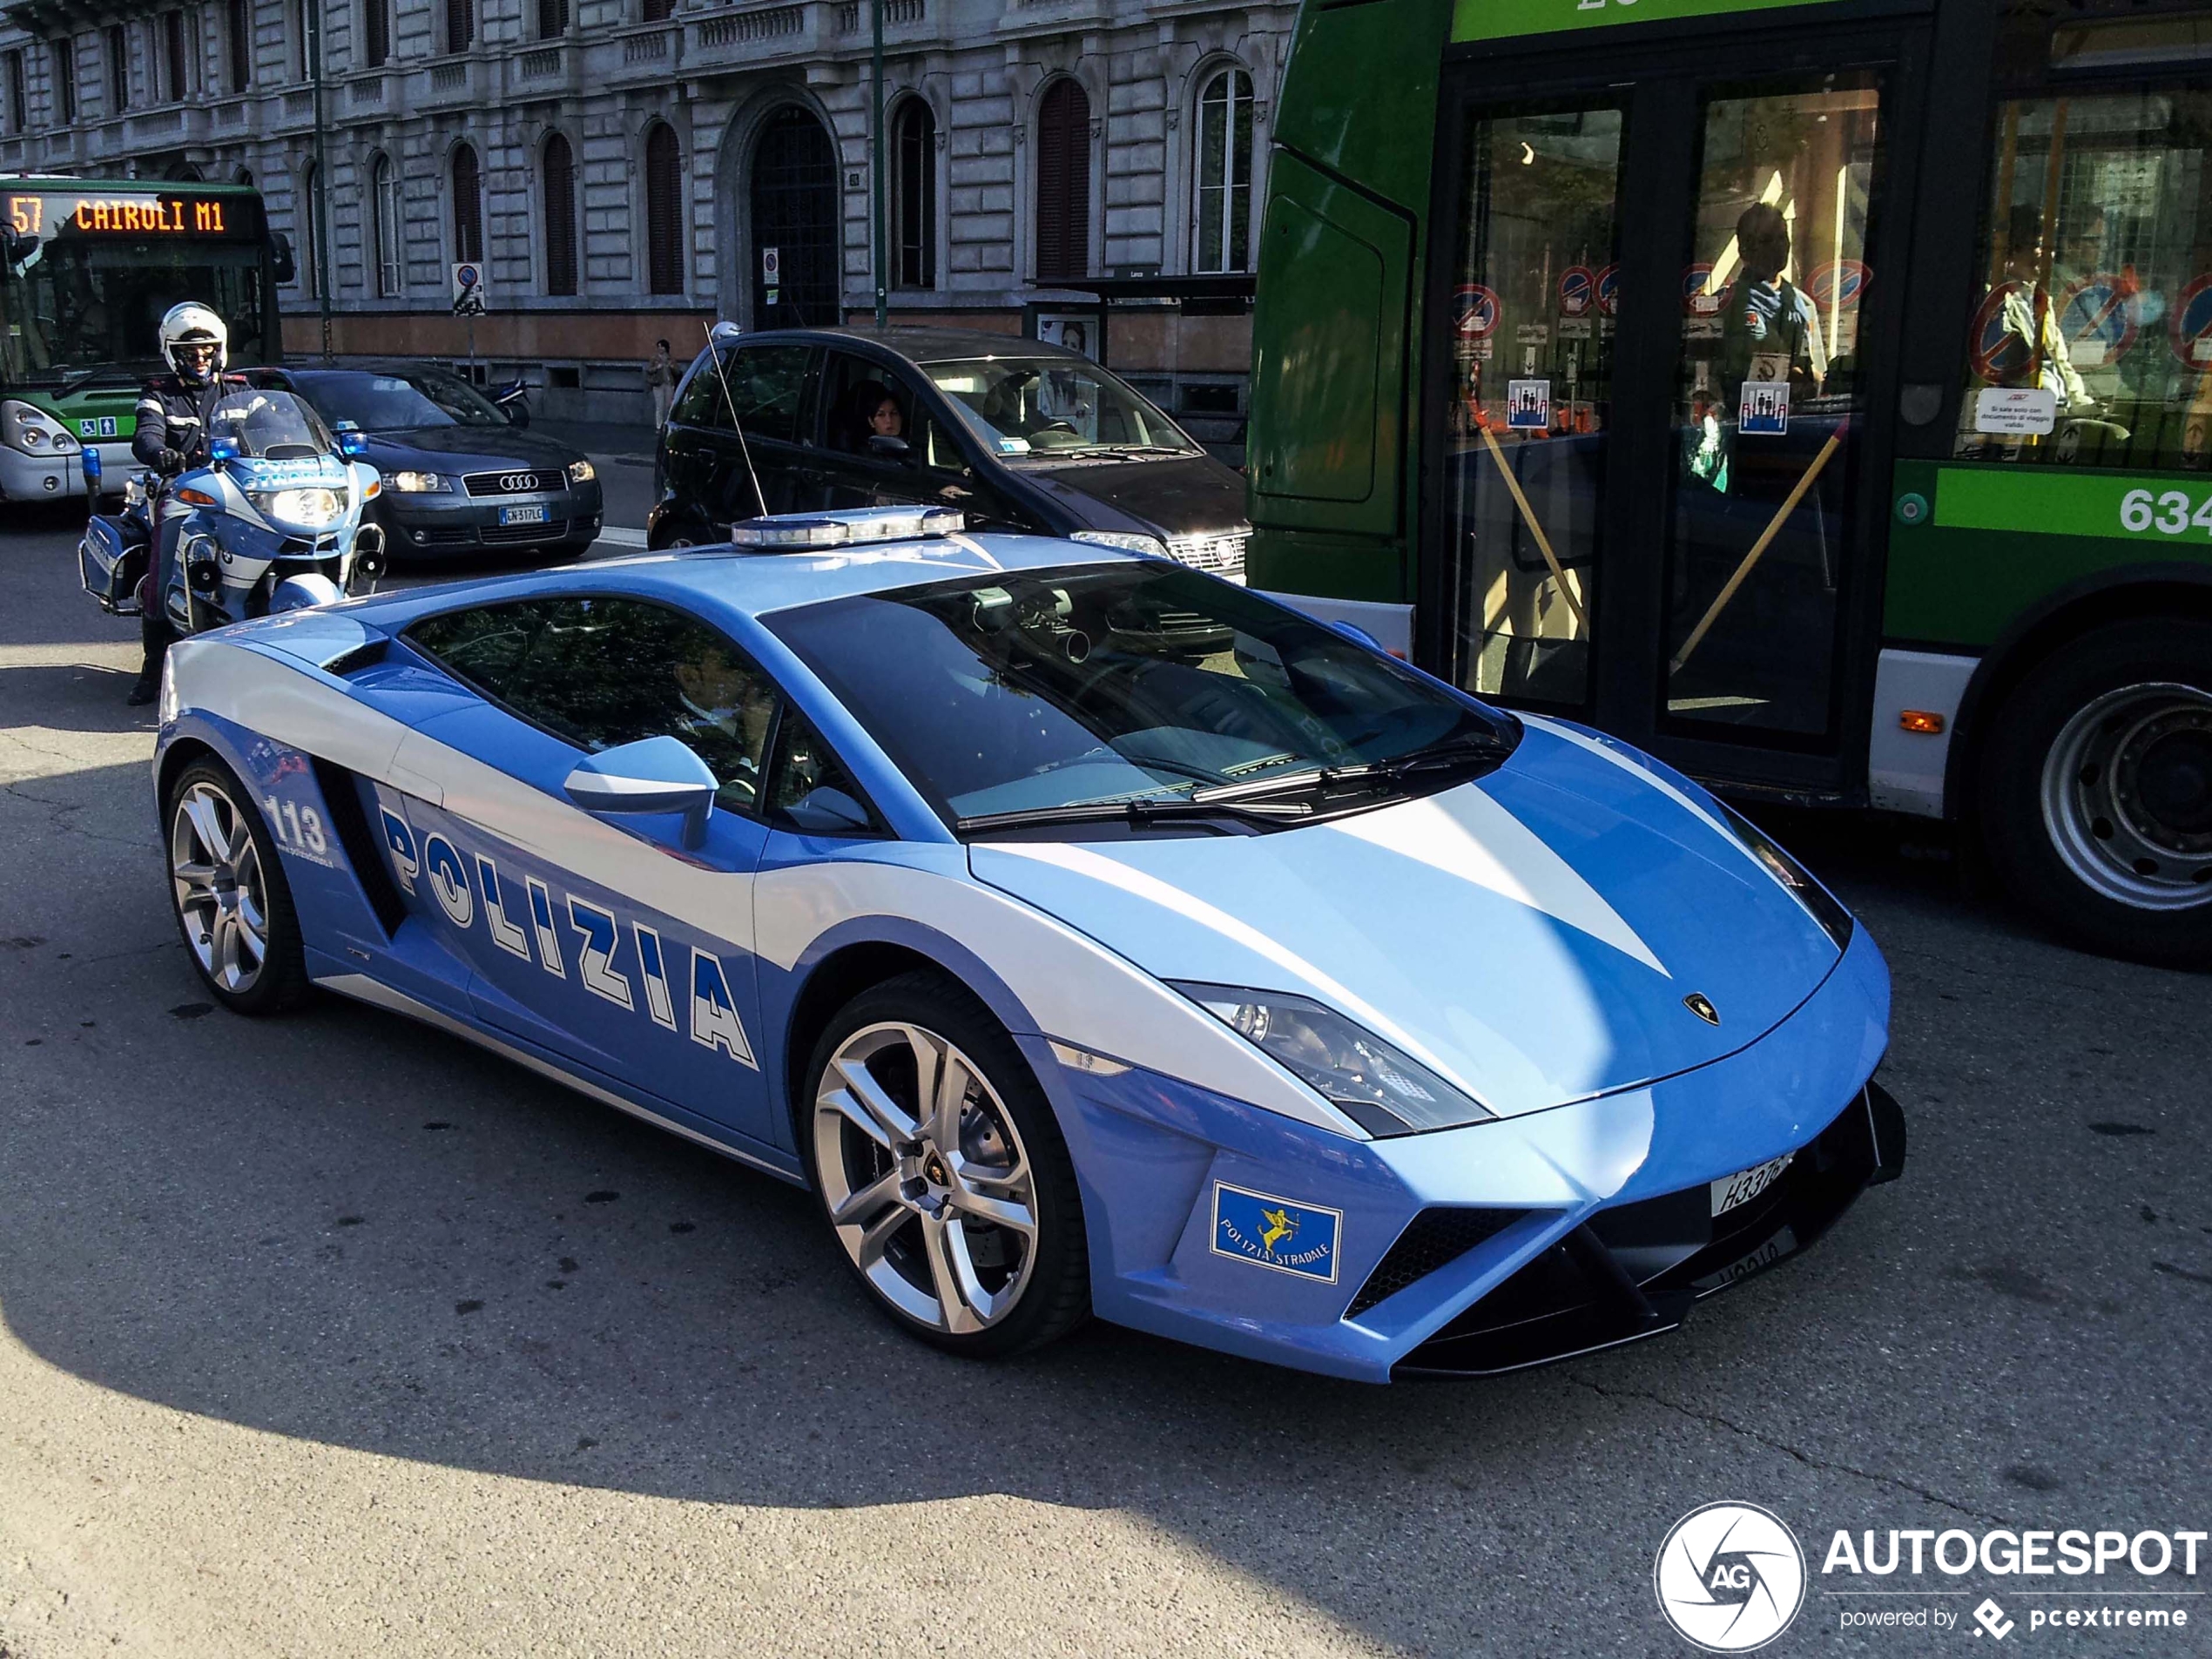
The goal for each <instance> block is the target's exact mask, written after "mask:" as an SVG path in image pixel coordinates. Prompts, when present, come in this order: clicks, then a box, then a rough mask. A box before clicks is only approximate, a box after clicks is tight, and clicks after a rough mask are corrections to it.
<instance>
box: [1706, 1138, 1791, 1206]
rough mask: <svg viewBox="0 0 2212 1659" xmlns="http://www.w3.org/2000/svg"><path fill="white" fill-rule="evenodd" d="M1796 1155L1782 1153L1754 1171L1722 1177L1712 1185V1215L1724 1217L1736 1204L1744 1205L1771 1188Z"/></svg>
mask: <svg viewBox="0 0 2212 1659" xmlns="http://www.w3.org/2000/svg"><path fill="white" fill-rule="evenodd" d="M1794 1157H1797V1154H1796V1153H1795V1152H1784V1154H1783V1155H1782V1156H1781V1157H1778V1158H1770V1159H1769V1160H1768V1161H1767V1162H1766V1163H1762V1164H1759V1165H1758V1166H1757V1167H1756V1168H1754V1169H1749V1170H1743V1172H1742V1173H1741V1174H1738V1175H1724V1176H1723V1177H1721V1178H1720V1179H1719V1180H1717V1181H1716V1182H1714V1183H1713V1213H1714V1215H1716V1216H1724V1215H1726V1214H1727V1213H1728V1212H1729V1211H1731V1210H1733V1209H1735V1208H1736V1207H1737V1205H1738V1204H1749V1203H1750V1202H1751V1200H1752V1199H1754V1198H1756V1197H1758V1196H1759V1194H1761V1193H1762V1192H1764V1191H1765V1190H1767V1189H1768V1188H1769V1187H1770V1186H1772V1185H1773V1184H1774V1183H1775V1179H1776V1177H1778V1176H1779V1175H1780V1174H1781V1173H1782V1172H1783V1170H1786V1169H1788V1168H1789V1167H1790V1160H1791V1158H1794Z"/></svg>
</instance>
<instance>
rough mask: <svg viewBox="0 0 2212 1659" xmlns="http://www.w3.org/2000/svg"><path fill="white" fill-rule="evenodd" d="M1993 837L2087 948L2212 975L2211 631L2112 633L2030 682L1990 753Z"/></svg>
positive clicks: (2191, 624) (2017, 893) (2003, 867)
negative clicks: (2211, 969)
mask: <svg viewBox="0 0 2212 1659" xmlns="http://www.w3.org/2000/svg"><path fill="white" fill-rule="evenodd" d="M1979 806H1980V813H1981V826H1982V839H1983V842H1984V845H1985V846H1986V849H1987V851H1988V854H1989V860H1990V864H1991V866H1992V867H1993V869H1994V870H1995V871H1996V873H1997V874H1998V876H1999V878H2000V880H2002V881H2003V882H2004V884H2005V886H2006V888H2007V889H2009V890H2010V892H2011V893H2012V894H2013V896H2014V897H2015V898H2016V899H2018V900H2020V902H2021V903H2022V904H2023V905H2025V906H2026V907H2027V909H2029V910H2030V911H2032V912H2033V913H2034V914H2035V915H2037V916H2038V917H2039V918H2040V919H2041V921H2043V922H2044V923H2046V924H2047V926H2048V927H2051V928H2052V929H2053V930H2054V932H2056V933H2058V934H2060V935H2061V936H2062V937H2064V938H2066V939H2067V940H2068V941H2071V942H2072V943H2074V944H2076V945H2079V946H2080V947H2081V948H2084V949H2087V950H2093V951H2097V952H2100V953H2101V954H2106V955H2112V956H2122V957H2127V958H2130V959H2132V960H2134V961H2142V962H2152V963H2157V964H2161V965H2164V966H2169V967H2197V966H2203V965H2206V964H2208V963H2212V622H2199V621H2192V620H2183V619H2169V618H2149V617H2146V618H2141V619H2138V620H2135V621H2131V622H2123V623H2115V624H2110V625H2108V626H2106V627H2102V628H2099V629H2097V630H2095V631H2093V632H2090V633H2087V634H2085V635H2083V636H2082V637H2080V638H2079V639H2076V640H2073V641H2071V642H2069V643H2068V644H2065V645H2062V646H2060V648H2059V649H2058V650H2057V651H2054V652H2052V654H2051V655H2050V656H2049V657H2047V658H2045V659H2044V660H2043V661H2042V662H2040V663H2039V664H2036V665H2035V666H2034V667H2033V668H2032V669H2031V670H2029V671H2028V672H2027V677H2026V678H2023V679H2022V680H2021V681H2020V684H2019V685H2018V686H2016V687H2015V688H2014V689H2013V692H2012V694H2011V695H2010V696H2009V697H2007V698H2006V699H2005V701H2004V703H2003V704H2002V705H2001V706H2000V708H1999V709H1998V711H1997V712H1996V716H1995V718H1994V722H1993V725H1992V726H1991V728H1990V732H1989V737H1988V739H1987V741H1986V744H1985V745H1984V747H1983V750H1982V755H1981V764H1980V774H1979Z"/></svg>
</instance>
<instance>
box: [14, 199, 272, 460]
mask: <svg viewBox="0 0 2212 1659" xmlns="http://www.w3.org/2000/svg"><path fill="white" fill-rule="evenodd" d="M291 267H292V257H291V250H290V248H289V247H288V246H287V244H286V242H285V239H284V238H283V237H282V236H280V235H273V234H271V233H270V231H269V229H268V226H267V221H266V219H265V218H264V216H263V214H262V212H261V199H260V195H259V194H258V193H257V192H255V191H254V190H253V187H252V186H251V185H206V184H174V183H164V182H152V181H146V180H131V179H57V178H30V177H24V178H7V179H0V329H4V332H0V501H4V502H24V501H46V500H54V499H57V498H59V497H61V496H82V495H83V494H84V471H83V463H82V459H81V451H82V449H83V448H84V445H87V444H91V445H93V446H95V447H97V448H98V449H99V450H100V459H101V461H102V462H104V463H105V465H106V467H107V469H108V475H109V476H110V477H111V478H113V479H115V480H116V481H118V482H120V481H121V480H122V478H123V477H124V475H125V473H124V469H125V467H127V466H128V465H129V464H130V454H131V436H132V432H133V431H134V430H135V429H136V427H137V422H136V421H135V419H134V418H133V416H132V410H133V409H134V408H136V407H137V404H138V388H139V387H140V386H141V385H142V384H144V382H145V381H146V379H147V378H148V377H149V376H151V375H153V374H159V373H161V372H163V365H162V364H161V363H160V361H159V360H158V348H157V340H156V334H157V331H158V327H159V326H160V322H161V317H162V314H163V313H164V312H165V311H167V310H168V309H169V307H172V306H173V305H175V304H177V303H178V302H179V301H180V300H199V301H200V302H201V303H202V304H204V305H207V306H212V307H214V309H215V310H216V311H217V312H218V313H219V314H220V315H221V316H222V318H223V320H225V321H226V323H228V324H229V325H230V331H231V344H230V361H231V364H232V366H233V368H244V367H249V366H252V365H255V364H261V363H270V362H275V361H279V359H280V356H281V354H282V353H281V340H280V334H279V332H278V327H277V297H276V291H277V285H278V283H279V282H280V281H289V280H291V277H292V268H291Z"/></svg>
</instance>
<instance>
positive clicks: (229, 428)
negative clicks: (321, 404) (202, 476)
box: [207, 390, 338, 461]
mask: <svg viewBox="0 0 2212 1659" xmlns="http://www.w3.org/2000/svg"><path fill="white" fill-rule="evenodd" d="M207 435H208V436H209V437H210V438H228V439H230V440H231V441H232V442H234V443H236V444H237V445H238V452H239V455H240V456H241V457H244V458H246V459H249V460H253V461H317V460H320V459H321V458H322V457H323V456H325V455H330V454H332V453H333V452H334V451H335V450H336V449H337V448H338V440H337V439H335V438H334V437H333V436H332V435H331V433H330V428H328V427H327V426H325V425H324V424H323V423H322V417H321V416H320V415H317V414H316V413H315V412H314V409H312V408H309V407H308V406H307V403H306V402H305V401H303V400H301V399H300V398H299V397H296V396H294V395H293V394H292V393H290V392H277V391H259V390H256V391H249V392H235V393H233V394H232V395H230V396H228V397H226V398H225V399H224V400H223V401H221V402H220V403H218V404H217V405H216V406H215V411H214V414H213V415H212V417H211V418H210V420H209V421H208V434H207Z"/></svg>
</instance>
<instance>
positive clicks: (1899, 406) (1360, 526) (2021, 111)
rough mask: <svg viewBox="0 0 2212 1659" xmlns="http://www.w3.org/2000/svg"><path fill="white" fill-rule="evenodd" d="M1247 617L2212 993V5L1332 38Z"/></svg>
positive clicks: (1965, 9)
mask: <svg viewBox="0 0 2212 1659" xmlns="http://www.w3.org/2000/svg"><path fill="white" fill-rule="evenodd" d="M1272 136H1273V141H1274V145H1275V150H1274V155H1273V158H1272V162H1271V171H1270V183H1269V200H1268V203H1267V208H1266V218H1265V223H1264V232H1263V235H1262V239H1261V251H1260V256H1259V280H1258V309H1257V315H1256V322H1255V341H1254V347H1255V354H1254V368H1253V381H1252V425H1251V444H1250V451H1249V454H1250V466H1251V489H1252V500H1253V512H1252V518H1253V521H1254V523H1255V525H1256V527H1257V532H1258V533H1257V535H1256V536H1255V538H1254V541H1253V543H1252V546H1251V553H1250V559H1249V573H1250V579H1251V583H1252V584H1253V585H1254V586H1256V587H1259V588H1263V589H1265V590H1271V591H1274V592H1277V593H1278V594H1281V595H1284V596H1285V597H1291V598H1293V599H1294V600H1296V601H1297V602H1298V603H1299V604H1304V605H1305V606H1306V607H1307V608H1309V609H1311V610H1314V611H1316V612H1318V613H1319V614H1323V615H1326V616H1332V617H1343V618H1345V619H1348V620H1352V621H1355V622H1357V623H1359V624H1360V625H1361V626H1363V627H1365V628H1366V629H1367V630H1368V631H1370V632H1371V633H1373V634H1375V635H1376V636H1377V637H1379V638H1380V639H1382V640H1383V641H1384V642H1385V643H1386V644H1390V645H1392V646H1393V647H1394V648H1396V649H1399V650H1402V651H1405V652H1406V653H1407V654H1408V655H1410V656H1411V657H1413V658H1414V659H1415V660H1416V661H1418V662H1420V664H1423V665H1424V666H1426V667H1427V668H1429V669H1431V670H1433V671H1436V672H1438V673H1440V674H1441V675H1443V676H1445V677H1446V678H1449V679H1451V680H1453V682H1454V683H1456V684H1458V685H1462V686H1464V687H1466V688H1467V689H1468V690H1470V691H1475V692H1477V693H1479V694H1480V695H1481V696H1484V697H1486V698H1494V699H1496V700H1498V701H1501V702H1503V703H1507V704H1509V705H1515V706H1520V707H1526V708H1530V709H1534V710H1537V711H1553V712H1556V713H1559V714H1561V715H1563V716H1566V717H1568V718H1575V719H1581V720H1585V721H1588V722H1590V723H1592V724H1594V725H1598V726H1601V727H1602V728H1604V729H1605V730H1608V731H1609V732H1615V733H1617V734H1619V735H1620V736H1622V737H1623V738H1628V739H1629V740H1630V741H1632V742H1634V743H1636V744H1637V745H1641V746H1642V747H1646V748H1649V749H1650V750H1651V751H1653V752H1656V753H1657V754H1659V755H1661V756H1662V757H1663V758H1665V759H1668V760H1669V761H1671V762H1672V763H1674V764H1675V765H1679V766H1680V767H1682V768H1683V770H1684V771H1686V772H1690V773H1692V774H1693V775H1695V776H1696V777H1698V778H1700V779H1705V780H1707V781H1708V782H1710V783H1712V784H1714V785H1716V786H1719V787H1722V788H1723V789H1727V790H1730V791H1733V792H1738V793H1741V794H1766V795H1770V796H1775V797H1779V798H1784V799H1797V800H1804V801H1817V802H1825V803H1835V804H1839V805H1844V806H1877V807H1886V808H1890V809H1893V810H1896V811H1899V812H1905V813H1919V814H1924V815H1929V816H1939V817H1942V818H1945V819H1950V820H1952V822H1953V823H1955V824H1956V825H1958V826H1959V828H1960V830H1961V831H1962V833H1963V834H1964V835H1965V837H1966V845H1967V846H1970V847H1972V848H1973V849H1975V850H1976V852H1977V853H1979V854H1981V855H1984V856H1986V859H1987V860H1988V862H1989V864H1990V865H1991V866H1992V867H1993V868H1994V870H1995V872H1996V873H1997V874H1998V875H1999V876H2000V878H2001V879H2002V880H2003V881H2004V882H2005V883H2006V886H2007V887H2010V888H2011V890H2012V891H2013V892H2014V893H2015V894H2017V895H2019V896H2020V898H2021V899H2022V900H2025V901H2026V902H2027V904H2028V905H2029V906H2031V907H2033V909H2035V910H2036V911H2037V912H2039V913H2040V914H2041V915H2042V916H2043V917H2044V918H2045V919H2047V921H2049V922H2050V923H2051V924H2052V925H2054V927H2057V928H2059V929H2060V930H2062V931H2063V932H2064V933H2065V934H2067V936H2069V937H2071V938H2072V939H2074V940H2075V941H2078V942H2080V943H2082V944H2085V945H2087V946H2089V947H2092V948H2099V949H2103V950H2107V951H2113V952H2116V953H2121V954H2132V955H2135V956H2139V957H2142V958H2146V959H2149V960H2155V961H2193V962H2200V963H2201V962H2204V961H2212V11H2208V10H2204V9H2202V7H2199V8H2197V9H2194V10H2192V9H2189V8H2187V7H2183V6H2177V5H2172V4H2168V3H2163V0H2151V3H2119V0H2070V3H2068V4H2067V5H2066V6H2064V7H2057V6H2054V5H2051V4H2048V3H2044V0H1941V4H1940V5H1938V4H1935V3H1932V0H1633V3H1632V0H1350V3H1323V0H1308V3H1307V5H1306V7H1305V12H1304V14H1303V16H1302V17H1301V20H1300V23H1299V26H1298V38H1297V43H1296V45H1295V48H1294V51H1293V54H1292V57H1291V62H1290V64H1289V67H1288V69H1287V71H1286V74H1285V84H1284V88H1283V91H1282V95H1281V98H1280V100H1279V103H1278V109H1277V112H1276V119H1275V125H1274V131H1273V135H1272Z"/></svg>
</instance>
